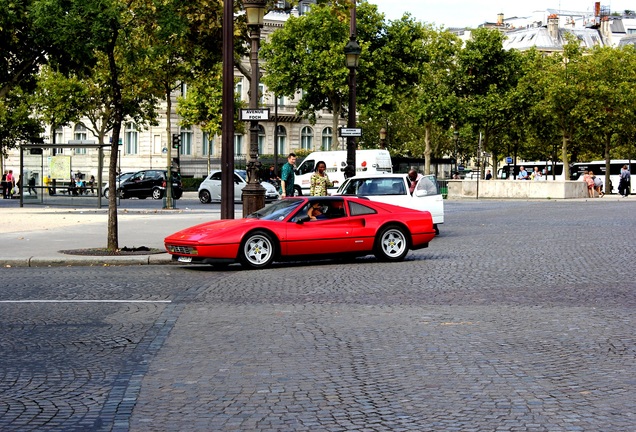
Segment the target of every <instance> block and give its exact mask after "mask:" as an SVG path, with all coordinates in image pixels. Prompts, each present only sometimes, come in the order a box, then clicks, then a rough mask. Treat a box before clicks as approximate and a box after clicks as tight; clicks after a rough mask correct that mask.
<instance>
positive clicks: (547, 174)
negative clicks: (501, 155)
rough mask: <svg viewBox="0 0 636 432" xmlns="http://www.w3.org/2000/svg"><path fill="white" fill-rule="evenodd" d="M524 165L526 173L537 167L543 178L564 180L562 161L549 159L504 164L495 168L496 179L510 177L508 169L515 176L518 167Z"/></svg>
mask: <svg viewBox="0 0 636 432" xmlns="http://www.w3.org/2000/svg"><path fill="white" fill-rule="evenodd" d="M520 167H524V168H525V170H526V171H527V172H528V175H530V174H532V171H534V168H535V167H537V168H539V171H540V172H541V175H542V179H543V180H549V181H552V180H556V181H564V180H565V175H564V174H563V162H556V163H555V162H550V161H530V162H517V164H516V165H504V166H502V167H501V168H499V169H498V170H497V178H498V179H503V180H505V179H508V178H510V174H509V170H513V169H514V172H513V176H514V177H515V178H516V177H517V175H519V168H520Z"/></svg>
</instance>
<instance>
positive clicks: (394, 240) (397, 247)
mask: <svg viewBox="0 0 636 432" xmlns="http://www.w3.org/2000/svg"><path fill="white" fill-rule="evenodd" d="M409 248H410V244H409V236H408V234H407V233H406V232H405V231H404V228H402V227H400V226H397V225H389V226H386V227H384V228H382V230H380V232H379V233H378V236H377V237H376V240H375V250H374V252H373V253H374V255H375V256H376V258H377V259H379V260H380V261H402V260H403V259H404V257H406V254H407V253H408V252H409Z"/></svg>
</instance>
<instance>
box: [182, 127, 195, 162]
mask: <svg viewBox="0 0 636 432" xmlns="http://www.w3.org/2000/svg"><path fill="white" fill-rule="evenodd" d="M192 135H193V134H192V128H191V127H187V128H181V146H180V147H179V154H180V155H188V156H189V155H192Z"/></svg>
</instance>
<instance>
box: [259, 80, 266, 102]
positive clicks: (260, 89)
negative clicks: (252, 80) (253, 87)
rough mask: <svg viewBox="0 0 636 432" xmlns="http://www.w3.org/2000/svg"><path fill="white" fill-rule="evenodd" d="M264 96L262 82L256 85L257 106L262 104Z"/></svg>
mask: <svg viewBox="0 0 636 432" xmlns="http://www.w3.org/2000/svg"><path fill="white" fill-rule="evenodd" d="M264 96H265V86H264V85H263V84H259V85H258V106H263V105H264V102H263V98H264Z"/></svg>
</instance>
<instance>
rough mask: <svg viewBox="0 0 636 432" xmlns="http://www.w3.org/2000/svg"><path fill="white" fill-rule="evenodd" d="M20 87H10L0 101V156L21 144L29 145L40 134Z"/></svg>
mask: <svg viewBox="0 0 636 432" xmlns="http://www.w3.org/2000/svg"><path fill="white" fill-rule="evenodd" d="M31 99H32V98H31V96H30V95H29V94H28V93H25V92H23V91H22V89H21V88H20V87H15V86H14V87H12V89H11V91H10V92H9V93H8V94H7V96H6V97H5V98H3V99H0V156H2V155H6V154H7V151H8V150H9V149H12V148H15V147H16V146H17V145H18V144H21V143H31V142H34V141H36V140H37V139H39V136H40V134H41V133H42V126H41V123H40V121H39V120H38V119H37V118H35V117H33V115H32V101H31Z"/></svg>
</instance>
